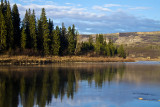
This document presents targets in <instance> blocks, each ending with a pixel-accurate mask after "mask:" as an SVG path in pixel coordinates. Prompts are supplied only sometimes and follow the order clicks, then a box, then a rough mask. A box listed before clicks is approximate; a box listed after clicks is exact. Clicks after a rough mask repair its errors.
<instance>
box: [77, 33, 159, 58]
mask: <svg viewBox="0 0 160 107" xmlns="http://www.w3.org/2000/svg"><path fill="white" fill-rule="evenodd" d="M89 36H90V35H81V36H80V41H87V40H88V38H89ZM91 36H92V37H93V39H94V40H95V38H96V35H95V34H93V35H91ZM104 36H105V38H106V41H107V42H108V41H109V39H112V40H113V41H114V43H116V44H117V45H120V44H123V45H124V46H125V48H126V50H127V53H128V54H129V57H145V58H146V57H147V58H160V31H156V32H127V33H112V34H104Z"/></svg>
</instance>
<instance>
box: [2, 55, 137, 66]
mask: <svg viewBox="0 0 160 107" xmlns="http://www.w3.org/2000/svg"><path fill="white" fill-rule="evenodd" d="M134 61H135V60H134V59H131V58H127V59H123V58H119V57H113V58H108V57H87V56H63V57H59V56H46V57H40V56H7V55H2V56H0V63H4V64H5V63H8V64H45V63H54V62H134Z"/></svg>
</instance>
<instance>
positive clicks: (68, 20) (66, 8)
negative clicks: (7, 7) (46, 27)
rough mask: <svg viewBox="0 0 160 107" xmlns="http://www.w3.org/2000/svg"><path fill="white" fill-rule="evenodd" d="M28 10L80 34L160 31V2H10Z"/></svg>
mask: <svg viewBox="0 0 160 107" xmlns="http://www.w3.org/2000/svg"><path fill="white" fill-rule="evenodd" d="M10 2H11V4H14V3H16V4H18V7H19V11H20V15H21V18H23V17H24V14H25V10H26V9H28V8H31V9H35V12H36V16H37V17H39V16H40V14H41V8H43V7H44V8H45V9H46V13H47V17H48V18H51V19H53V21H54V24H55V26H56V25H61V23H62V22H64V23H65V25H66V26H67V27H68V26H69V25H72V24H75V25H76V28H77V29H78V31H79V33H80V34H90V33H117V32H136V31H140V32H146V31H160V12H159V10H160V6H159V5H160V0H10Z"/></svg>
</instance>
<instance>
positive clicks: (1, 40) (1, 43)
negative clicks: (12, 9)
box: [0, 7, 7, 51]
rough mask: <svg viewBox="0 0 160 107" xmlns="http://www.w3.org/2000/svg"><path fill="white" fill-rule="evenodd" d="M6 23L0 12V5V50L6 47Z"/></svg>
mask: <svg viewBox="0 0 160 107" xmlns="http://www.w3.org/2000/svg"><path fill="white" fill-rule="evenodd" d="M6 35H7V31H6V24H5V19H4V16H3V14H2V9H1V7H0V51H4V50H5V49H6Z"/></svg>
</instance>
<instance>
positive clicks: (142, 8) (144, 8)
mask: <svg viewBox="0 0 160 107" xmlns="http://www.w3.org/2000/svg"><path fill="white" fill-rule="evenodd" d="M129 9H130V10H148V9H150V8H149V7H133V8H129Z"/></svg>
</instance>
